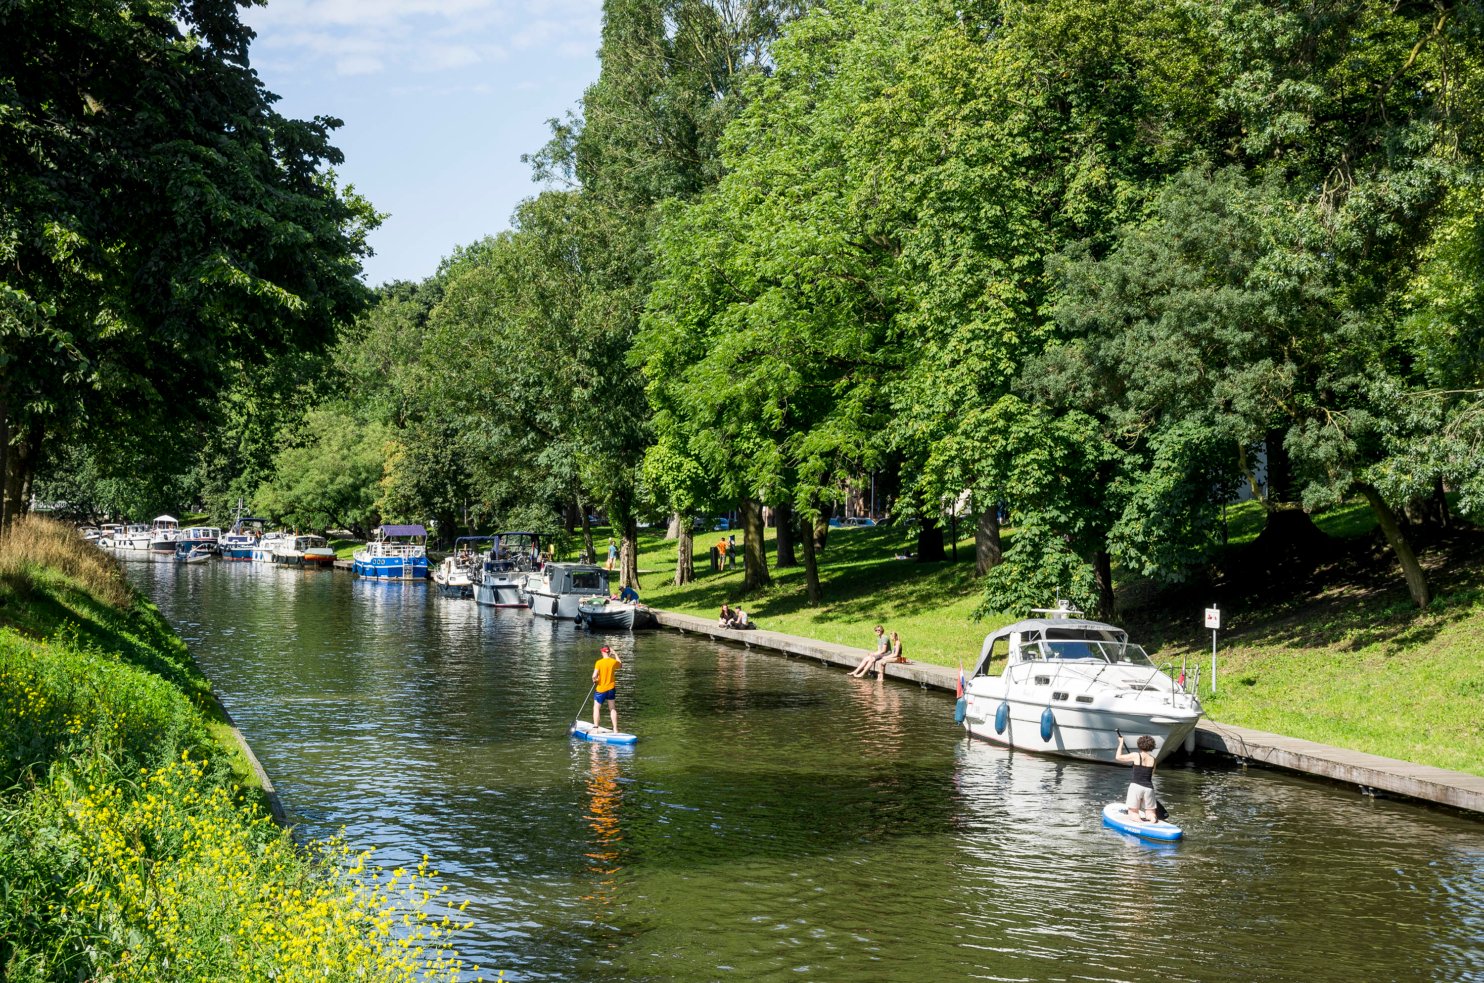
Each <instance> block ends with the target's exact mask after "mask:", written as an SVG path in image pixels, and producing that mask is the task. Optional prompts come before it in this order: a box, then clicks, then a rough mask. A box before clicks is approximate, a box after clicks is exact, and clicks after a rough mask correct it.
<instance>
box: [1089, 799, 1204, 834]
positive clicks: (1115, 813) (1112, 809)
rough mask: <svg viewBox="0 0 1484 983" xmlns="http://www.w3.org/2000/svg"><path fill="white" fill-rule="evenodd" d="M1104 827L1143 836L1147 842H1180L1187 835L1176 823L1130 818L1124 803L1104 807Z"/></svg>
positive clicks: (1111, 803)
mask: <svg viewBox="0 0 1484 983" xmlns="http://www.w3.org/2000/svg"><path fill="white" fill-rule="evenodd" d="M1103 825H1104V826H1112V827H1113V828H1114V829H1116V830H1121V831H1123V832H1125V833H1132V834H1134V835H1135V836H1142V837H1143V838H1144V839H1146V840H1178V839H1180V838H1181V837H1182V836H1184V835H1185V831H1184V830H1182V829H1181V828H1180V827H1179V826H1176V825H1175V824H1174V823H1146V822H1144V821H1143V820H1140V819H1131V818H1129V814H1128V810H1127V809H1125V808H1124V807H1123V803H1122V802H1109V803H1108V804H1107V805H1105V806H1103Z"/></svg>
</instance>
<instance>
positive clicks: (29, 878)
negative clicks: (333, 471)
mask: <svg viewBox="0 0 1484 983" xmlns="http://www.w3.org/2000/svg"><path fill="white" fill-rule="evenodd" d="M219 712H220V711H219V708H218V707H217V704H216V703H215V701H214V699H213V698H212V696H211V688H210V683H209V682H208V681H207V680H206V679H205V677H203V676H202V675H201V673H200V671H199V670H198V669H197V668H196V667H195V665H194V663H193V662H192V661H191V658H190V653H189V652H188V651H187V649H186V647H185V644H184V643H183V642H182V641H181V640H180V638H179V637H178V636H177V635H175V634H174V632H172V631H171V630H170V628H169V626H168V624H166V623H165V621H164V619H163V618H162V617H161V616H160V613H159V611H158V609H156V608H155V607H154V606H153V605H152V604H150V603H149V602H147V601H145V600H144V599H142V598H140V597H138V596H137V595H136V594H135V592H134V591H133V590H132V589H131V588H130V586H129V584H128V582H127V581H126V580H125V579H124V576H123V571H122V569H121V568H120V566H119V565H118V563H117V562H116V561H115V560H113V559H112V558H111V557H109V556H108V555H106V554H104V553H102V552H101V551H100V550H98V549H96V548H95V547H93V546H91V545H90V544H88V543H87V542H86V541H84V540H83V539H82V538H81V537H80V536H79V535H77V533H76V532H74V531H73V530H71V529H69V528H68V527H67V526H64V525H62V524H61V523H57V522H52V521H49V520H46V519H37V518H27V519H22V520H20V521H18V522H16V523H15V524H14V525H13V526H12V527H11V528H10V529H9V530H7V531H6V532H5V533H4V534H3V535H0V980H5V981H6V983H62V981H67V983H72V981H76V980H114V981H117V983H125V981H138V983H154V981H159V980H268V979H277V980H333V981H345V983H351V981H362V980H384V981H391V980H395V981H408V983H411V981H412V980H447V981H454V980H460V979H464V978H466V977H465V976H464V974H465V973H466V972H473V973H475V974H477V973H478V967H466V966H465V965H464V964H463V962H462V961H461V960H460V959H459V958H458V955H457V953H456V952H455V951H454V950H453V949H452V948H451V947H450V946H449V935H450V933H452V932H454V931H456V930H459V929H464V928H467V927H468V923H467V922H462V921H459V920H458V911H457V909H455V908H451V907H450V906H449V905H448V904H447V903H446V902H445V901H444V900H443V899H442V889H440V888H439V886H438V885H437V884H436V883H435V882H434V881H433V878H435V877H436V872H434V871H430V870H428V869H427V868H426V865H425V864H424V865H421V866H419V868H418V869H417V870H414V871H407V870H397V871H383V870H380V869H379V868H376V867H374V866H372V865H370V864H369V863H368V858H367V856H366V855H365V854H357V853H354V852H353V851H352V850H351V849H350V847H349V846H348V845H347V844H345V843H344V842H343V841H333V842H330V843H321V844H311V845H308V846H303V845H300V844H298V843H296V842H295V841H294V839H293V837H292V836H291V835H290V833H289V832H288V831H286V830H283V829H280V828H278V827H277V826H275V825H273V823H272V821H271V819H270V817H269V816H268V815H267V813H266V811H265V809H264V808H263V807H262V805H261V803H260V802H258V801H257V799H256V798H255V797H254V796H253V794H252V793H251V792H250V791H247V790H245V789H244V788H243V787H241V786H240V785H239V784H238V783H237V781H236V780H235V779H234V767H235V766H234V763H233V760H232V759H233V755H234V754H236V753H237V748H236V745H235V742H234V740H233V739H231V738H229V737H228V736H226V731H225V730H224V728H223V727H222V726H221V723H220V721H219V720H217V719H216V716H215V715H217V714H219ZM239 771H240V769H239Z"/></svg>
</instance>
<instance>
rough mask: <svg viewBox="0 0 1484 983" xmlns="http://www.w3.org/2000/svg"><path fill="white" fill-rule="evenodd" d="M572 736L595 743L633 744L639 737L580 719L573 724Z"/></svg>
mask: <svg viewBox="0 0 1484 983" xmlns="http://www.w3.org/2000/svg"><path fill="white" fill-rule="evenodd" d="M572 736H573V737H577V738H581V739H582V740H584V741H592V742H593V743H594V744H633V743H634V742H635V741H637V740H638V739H639V738H638V737H637V736H636V735H634V734H626V733H624V732H623V731H621V730H609V729H608V728H607V727H594V726H593V725H592V724H590V723H588V722H587V721H586V720H579V721H577V722H576V723H575V724H573V725H572Z"/></svg>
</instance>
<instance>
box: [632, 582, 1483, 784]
mask: <svg viewBox="0 0 1484 983" xmlns="http://www.w3.org/2000/svg"><path fill="white" fill-rule="evenodd" d="M655 616H656V617H657V618H658V620H659V623H660V624H661V625H663V626H664V627H666V628H673V629H675V630H677V631H681V632H689V633H692V634H697V635H706V636H709V637H711V638H715V639H718V640H721V641H727V642H735V643H737V644H740V645H745V646H746V647H748V648H750V649H759V650H762V651H766V652H774V653H778V654H781V655H787V656H790V657H794V658H803V659H814V660H816V661H818V662H819V663H820V665H822V666H841V667H849V668H851V669H854V668H855V667H856V666H857V665H859V664H860V661H861V659H863V658H865V657H866V655H868V654H869V653H868V652H867V651H866V650H865V649H858V648H852V647H850V646H848V645H835V644H832V643H830V642H819V641H815V640H814V639H812V638H799V637H798V636H796V635H785V634H783V633H781V632H776V631H764V630H761V629H752V630H749V631H736V630H733V629H729V628H719V627H717V625H716V623H715V622H714V621H711V620H709V619H707V618H698V617H696V616H694V615H688V614H676V613H674V612H671V611H656V612H655ZM886 675H888V676H890V677H891V678H893V679H899V680H902V681H904V682H913V683H917V684H918V685H920V686H923V687H925V688H931V689H938V690H944V691H946V692H948V693H954V692H956V691H957V689H958V670H957V669H956V668H949V667H947V666H933V665H924V664H922V663H918V662H909V663H906V664H897V663H889V664H888V665H887V666H886ZM1196 747H1197V749H1198V750H1200V751H1206V752H1213V753H1217V754H1224V755H1228V756H1230V757H1233V758H1236V759H1237V760H1239V761H1241V762H1244V763H1252V764H1259V765H1264V766H1266V767H1271V768H1279V769H1282V770H1284V771H1292V772H1298V773H1300V774H1304V775H1313V776H1316V777H1319V778H1325V779H1329V780H1332V781H1336V782H1342V783H1345V784H1349V785H1356V786H1359V787H1360V789H1361V790H1362V791H1364V792H1368V793H1370V792H1385V793H1388V794H1391V795H1399V796H1405V797H1407V798H1413V799H1419V800H1422V801H1424V802H1432V803H1436V804H1438V805H1445V806H1451V807H1452V808H1455V809H1461V810H1464V811H1467V812H1473V813H1480V814H1484V777H1480V776H1478V775H1470V774H1467V773H1465V772H1459V771H1449V770H1447V769H1445V768H1434V767H1432V766H1430V765H1418V764H1412V763H1410V762H1407V761H1398V760H1396V759H1394V758H1383V757H1381V756H1380V755H1375V754H1365V753H1364V752H1361V751H1350V750H1347V749H1345V748H1337V747H1330V746H1329V745H1326V744H1319V743H1316V742H1314V741H1305V740H1301V739H1299V738H1295V737H1283V736H1282V735H1280V734H1269V733H1266V732H1264V731H1260V730H1249V729H1247V728H1245V727H1232V726H1229V725H1227V724H1220V723H1214V722H1212V721H1209V720H1203V721H1201V723H1200V725H1199V726H1198V727H1197V728H1196Z"/></svg>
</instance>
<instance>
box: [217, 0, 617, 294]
mask: <svg viewBox="0 0 1484 983" xmlns="http://www.w3.org/2000/svg"><path fill="white" fill-rule="evenodd" d="M242 19H243V20H244V21H245V22H246V23H247V24H249V25H250V26H251V27H252V28H253V29H254V30H255V31H256V32H257V34H258V37H257V40H256V41H255V42H254V43H253V46H252V48H251V52H250V57H251V61H252V66H253V68H255V69H256V70H257V72H258V75H259V77H260V78H261V79H262V81H263V84H264V85H265V86H266V87H267V89H268V91H270V92H273V93H275V94H277V95H278V96H280V97H281V99H280V101H279V103H278V109H279V112H281V113H283V114H284V115H286V116H291V117H294V118H297V119H308V118H311V117H314V116H334V117H337V118H339V119H342V120H344V121H345V126H344V127H343V128H341V129H340V130H338V131H336V133H335V135H334V137H333V138H332V142H333V143H334V144H335V146H336V147H338V148H339V149H340V150H341V151H342V152H343V153H344V154H345V163H343V164H342V165H340V166H339V167H337V168H336V169H335V170H336V173H337V174H338V175H339V178H340V183H341V185H342V186H344V185H347V184H349V185H353V186H354V187H355V189H356V191H357V192H359V193H360V194H361V195H363V196H365V197H366V198H367V199H369V200H370V202H371V204H372V205H373V206H375V208H376V210H377V211H379V212H384V213H389V217H388V218H387V219H386V221H385V222H383V223H382V225H381V227H380V228H379V229H377V230H376V231H375V232H374V233H372V236H371V246H372V248H373V249H374V250H375V252H376V255H374V256H371V257H369V258H368V259H367V260H366V261H365V271H366V281H367V282H368V283H370V284H371V285H372V286H376V285H379V284H381V283H385V282H387V281H391V280H421V279H422V278H424V277H426V276H429V275H431V274H432V273H433V272H435V271H436V270H437V268H438V263H439V261H440V260H442V259H443V258H444V257H445V256H448V255H449V254H450V253H452V252H453V249H454V247H455V246H459V245H467V244H468V243H471V242H474V241H476V240H478V239H480V238H483V237H484V236H486V235H491V234H493V233H496V232H499V231H500V230H502V229H505V228H508V227H509V225H510V215H511V213H512V212H513V211H514V210H515V206H516V205H517V204H518V203H519V202H520V201H521V199H523V198H528V197H530V196H531V195H533V194H536V193H537V192H539V191H540V190H541V189H540V187H539V186H538V185H536V184H535V183H534V182H533V181H532V180H531V171H530V167H529V166H527V165H526V164H524V163H522V162H521V159H520V157H521V154H525V153H532V152H534V151H536V150H538V149H540V147H541V146H542V145H543V144H544V143H545V142H546V140H547V137H548V135H549V133H550V130H549V128H548V127H547V123H546V121H547V120H549V119H551V118H553V117H561V116H564V115H565V114H566V113H568V112H569V111H574V110H576V109H577V105H578V100H579V99H580V98H581V96H582V92H583V90H584V89H585V88H586V87H587V86H588V85H589V84H590V83H591V82H592V81H593V80H594V79H596V78H597V74H598V59H597V50H598V34H599V29H600V27H601V22H602V0H269V2H268V5H267V6H266V7H247V8H245V9H244V10H243V11H242Z"/></svg>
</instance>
